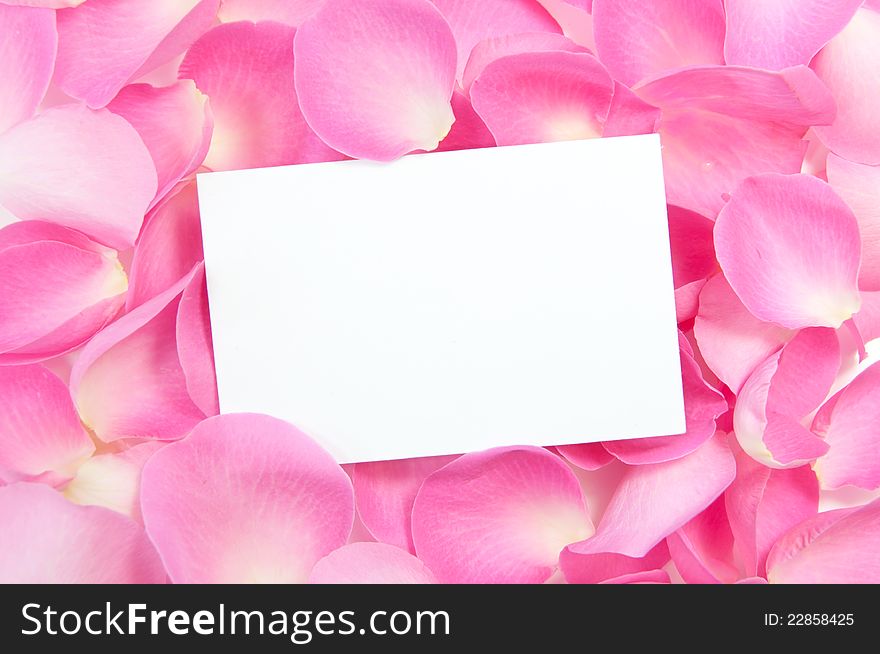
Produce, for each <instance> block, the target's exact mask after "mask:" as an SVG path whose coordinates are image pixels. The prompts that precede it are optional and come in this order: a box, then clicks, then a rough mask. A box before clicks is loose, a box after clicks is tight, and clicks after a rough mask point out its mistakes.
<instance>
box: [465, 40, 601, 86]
mask: <svg viewBox="0 0 880 654" xmlns="http://www.w3.org/2000/svg"><path fill="white" fill-rule="evenodd" d="M554 51H563V52H586V49H585V48H584V47H582V46H580V45H578V44H577V43H575V42H574V41H572V40H571V39H569V38H568V37H567V36H563V35H562V34H557V33H556V32H524V33H517V34H505V35H502V36H496V37H492V38H488V39H486V40H484V41H480V42H479V43H477V44H476V45H475V46H474V49H473V50H472V51H471V53H470V56H469V57H468V59H467V65H466V66H465V69H464V74H463V75H462V78H461V87H462V88H463V89H464V90H465V92H468V91H470V88H471V84H473V82H474V80H475V79H477V78H478V77H479V76H480V73H482V72H483V69H484V68H486V66H488V65H489V64H491V63H492V62H493V61H495V60H496V59H500V58H501V57H505V56H507V55H512V54H519V53H521V52H554Z"/></svg>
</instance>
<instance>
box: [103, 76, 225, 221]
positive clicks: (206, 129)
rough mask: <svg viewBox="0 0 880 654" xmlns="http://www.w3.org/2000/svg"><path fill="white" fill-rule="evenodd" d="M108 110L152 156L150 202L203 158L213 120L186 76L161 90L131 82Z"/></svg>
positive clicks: (160, 196) (165, 192) (156, 199)
mask: <svg viewBox="0 0 880 654" xmlns="http://www.w3.org/2000/svg"><path fill="white" fill-rule="evenodd" d="M107 108H108V109H109V110H110V111H112V112H113V113H114V114H118V115H120V116H122V117H123V118H125V119H126V120H127V121H128V122H129V123H131V124H132V126H133V127H134V128H135V129H136V130H137V131H138V134H140V136H141V139H143V141H144V144H145V145H146V146H147V149H148V150H149V151H150V155H151V156H152V157H153V163H154V164H155V166H156V171H157V172H158V176H159V184H158V186H159V188H158V190H157V191H156V198H155V199H154V200H153V203H152V205H155V204H156V202H158V201H159V200H160V199H162V198H163V197H164V196H165V195H166V194H167V193H168V192H169V191H170V190H171V189H172V187H173V186H174V185H175V184H177V182H179V181H180V180H181V179H183V178H184V177H186V176H187V175H189V174H190V173H192V172H194V171H195V170H196V168H198V167H199V166H200V165H201V164H202V161H203V160H204V159H205V155H206V154H207V152H208V146H209V145H210V144H211V133H212V132H213V130H214V119H213V116H212V114H211V111H210V109H209V108H208V99H207V97H205V96H204V95H202V94H201V93H200V92H199V90H198V89H196V87H195V84H193V82H192V81H191V80H183V81H180V82H178V83H176V84H174V85H172V86H166V87H162V88H155V87H153V86H150V85H149V84H130V85H129V86H126V87H125V88H123V89H122V90H121V91H120V92H119V95H117V96H116V98H114V100H113V102H111V103H110V104H109V105H107ZM152 205H151V206H152Z"/></svg>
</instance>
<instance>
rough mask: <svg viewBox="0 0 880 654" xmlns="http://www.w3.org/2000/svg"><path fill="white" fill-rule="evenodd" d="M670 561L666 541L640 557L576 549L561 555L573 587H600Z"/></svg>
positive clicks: (561, 560)
mask: <svg viewBox="0 0 880 654" xmlns="http://www.w3.org/2000/svg"><path fill="white" fill-rule="evenodd" d="M668 561H669V549H668V548H667V546H666V541H660V543H659V544H658V545H657V546H656V547H654V548H652V549H651V551H650V552H648V553H647V554H646V555H645V556H643V557H638V558H636V557H631V556H625V555H623V554H614V553H598V554H589V553H588V554H580V553H578V552H575V551H573V549H572V546H568V547H566V548H565V549H564V550H562V553H561V554H560V556H559V565H560V567H561V568H562V572H563V575H564V577H565V580H566V581H567V582H568V583H570V584H596V583H601V582H603V581H608V580H614V579H621V578H626V577H630V576H631V575H639V574H642V573H645V572H650V571H653V570H656V569H657V568H660V567H661V566H663V565H665V564H666V563H667V562H668Z"/></svg>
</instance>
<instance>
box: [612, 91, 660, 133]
mask: <svg viewBox="0 0 880 654" xmlns="http://www.w3.org/2000/svg"><path fill="white" fill-rule="evenodd" d="M659 126H660V110H659V109H658V108H657V107H655V106H654V105H650V104H648V103H647V102H645V101H643V100H642V99H641V98H639V96H637V95H636V94H635V93H633V92H632V91H631V90H630V89H629V87H627V86H624V85H623V84H621V83H620V82H614V96H613V97H612V98H611V106H610V107H609V108H608V118H607V119H606V120H605V126H604V127H603V129H602V136H633V135H636V134H653V133H655V132H656V131H657V129H658V128H659Z"/></svg>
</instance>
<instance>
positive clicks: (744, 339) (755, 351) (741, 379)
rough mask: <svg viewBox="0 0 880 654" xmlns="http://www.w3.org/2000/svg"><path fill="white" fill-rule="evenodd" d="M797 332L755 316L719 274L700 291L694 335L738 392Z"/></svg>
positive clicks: (711, 362) (711, 364)
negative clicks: (750, 376) (759, 366)
mask: <svg viewBox="0 0 880 654" xmlns="http://www.w3.org/2000/svg"><path fill="white" fill-rule="evenodd" d="M794 334H795V332H793V331H792V330H790V329H786V328H785V327H780V326H779V325H776V324H774V323H771V322H764V321H762V320H758V319H757V318H755V317H754V316H753V315H752V314H751V313H749V310H748V309H746V307H745V306H744V305H743V303H742V302H741V301H740V299H739V298H738V297H737V296H736V293H734V292H733V289H732V288H730V284H728V283H727V280H726V279H725V278H724V275H715V276H714V277H712V279H710V280H709V281H708V282H707V283H706V285H705V286H704V287H703V290H702V291H701V292H700V308H699V311H698V312H697V317H696V319H695V320H694V337H695V338H696V340H697V344H698V345H699V348H700V352H701V353H702V355H703V358H704V359H705V361H706V364H707V365H708V366H709V368H711V369H712V372H714V373H715V374H716V375H717V376H718V378H719V379H720V380H721V381H723V382H724V383H725V384H727V386H728V387H729V388H730V390H732V391H733V392H734V393H739V391H740V389H741V388H742V386H743V384H745V382H746V379H748V378H749V375H751V374H752V372H753V371H754V370H755V368H757V367H758V364H760V363H761V362H762V361H764V360H766V359H767V357H769V356H770V355H771V354H773V353H774V352H778V351H779V350H780V349H781V348H782V346H783V345H785V344H786V343H787V342H788V341H790V340H791V338H792V337H793V336H794Z"/></svg>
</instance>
